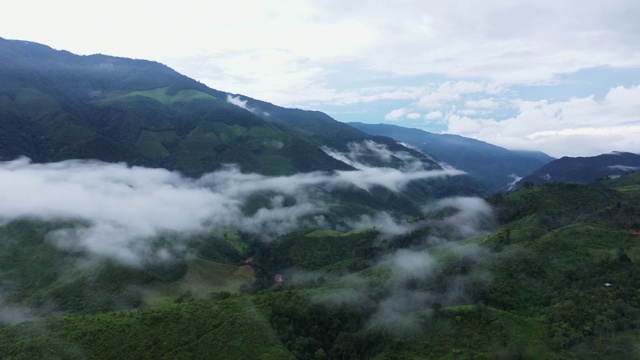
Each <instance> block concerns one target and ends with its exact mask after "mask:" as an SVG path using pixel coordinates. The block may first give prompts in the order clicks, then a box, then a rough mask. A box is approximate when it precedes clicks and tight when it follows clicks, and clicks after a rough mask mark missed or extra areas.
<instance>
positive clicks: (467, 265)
mask: <svg viewBox="0 0 640 360" xmlns="http://www.w3.org/2000/svg"><path fill="white" fill-rule="evenodd" d="M424 211H425V213H428V214H431V216H427V217H426V219H424V220H422V221H419V222H415V223H395V222H394V221H393V219H391V218H388V217H384V216H381V215H380V214H377V215H376V216H377V217H378V219H377V220H371V221H370V224H373V223H376V222H377V223H379V224H385V225H384V226H385V227H386V226H389V227H390V228H392V229H396V231H390V232H388V234H387V235H386V239H387V241H388V242H390V243H391V244H393V241H394V236H395V235H402V234H406V233H408V232H409V231H413V230H419V229H425V228H427V229H429V231H426V232H425V235H424V236H423V238H418V239H417V245H415V246H408V247H405V248H399V249H395V250H391V251H389V252H388V253H386V254H384V255H382V256H381V257H380V258H379V259H378V260H377V261H376V263H375V265H374V268H376V273H377V274H380V273H383V274H384V276H380V275H377V276H374V277H373V278H369V277H368V276H367V275H364V274H360V273H356V274H352V275H350V276H348V277H347V278H346V280H345V281H341V282H339V283H337V284H339V286H338V287H337V288H336V289H334V290H332V291H330V292H324V293H322V294H321V295H318V296H316V297H315V298H314V299H315V301H318V302H321V303H329V304H333V305H343V304H348V305H351V306H358V307H363V306H372V307H373V308H374V311H373V312H372V313H371V315H370V317H369V320H368V326H369V327H370V328H380V329H384V330H385V331H393V332H397V333H398V334H401V335H403V336H406V335H410V334H419V333H421V332H422V331H424V328H425V327H424V322H425V321H428V314H430V312H431V309H432V308H433V307H434V306H435V305H436V304H438V306H445V307H446V306H453V305H458V304H468V303H473V301H474V299H473V296H472V295H471V294H470V292H472V290H470V289H473V288H474V287H477V286H483V285H485V284H487V283H488V282H489V281H491V277H490V275H489V274H488V273H487V272H486V271H482V270H478V269H475V270H473V269H472V268H473V267H474V265H475V264H476V263H479V262H482V261H485V260H486V259H488V258H490V257H491V256H492V255H493V254H492V252H491V250H489V249H487V248H486V247H483V246H480V245H479V244H478V243H477V242H466V241H461V240H465V239H469V238H472V237H481V236H483V235H487V234H489V233H490V232H491V231H492V230H494V229H495V226H496V221H495V216H494V213H493V209H492V208H491V206H490V205H489V204H487V203H486V202H485V201H484V200H483V199H480V198H476V197H452V198H445V199H441V200H439V201H436V202H434V203H433V204H429V205H427V206H425V208H424ZM417 233H420V232H417ZM433 234H438V235H437V236H435V235H433Z"/></svg>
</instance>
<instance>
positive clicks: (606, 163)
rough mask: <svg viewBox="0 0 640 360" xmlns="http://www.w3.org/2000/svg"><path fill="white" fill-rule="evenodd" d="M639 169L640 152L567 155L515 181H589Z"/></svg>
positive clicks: (536, 183) (522, 183)
mask: <svg viewBox="0 0 640 360" xmlns="http://www.w3.org/2000/svg"><path fill="white" fill-rule="evenodd" d="M638 170H640V155H639V154H633V153H625V152H613V153H611V154H602V155H598V156H590V157H568V156H565V157H563V158H560V159H557V160H554V161H551V162H550V163H548V164H546V165H545V166H543V167H541V168H540V169H538V170H536V171H534V172H533V173H532V174H530V175H528V176H525V177H524V178H522V179H521V180H520V181H519V182H518V186H519V187H522V186H524V184H525V183H531V184H534V185H538V184H544V183H548V182H554V181H557V182H569V183H576V184H589V183H592V182H594V181H596V180H598V179H605V178H609V177H618V176H621V175H624V174H628V173H633V172H637V171H638Z"/></svg>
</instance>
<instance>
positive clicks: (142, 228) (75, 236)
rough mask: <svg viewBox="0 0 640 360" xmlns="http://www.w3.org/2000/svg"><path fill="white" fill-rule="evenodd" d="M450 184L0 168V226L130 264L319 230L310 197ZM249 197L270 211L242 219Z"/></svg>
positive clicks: (380, 175) (416, 175)
mask: <svg viewBox="0 0 640 360" xmlns="http://www.w3.org/2000/svg"><path fill="white" fill-rule="evenodd" d="M456 174H459V172H457V171H449V170H446V171H445V170H435V171H427V170H418V171H413V172H410V173H403V172H401V171H400V170H396V169H392V168H363V169H362V170H359V171H343V172H336V173H335V174H327V173H306V174H298V175H292V176H281V177H266V176H262V175H258V174H243V173H241V172H240V171H239V169H238V168H236V167H234V166H228V167H227V168H224V169H222V170H220V171H217V172H215V173H211V174H207V175H205V176H203V177H202V178H200V179H190V178H186V177H183V176H181V175H180V174H178V173H174V172H170V171H167V170H163V169H150V168H142V167H128V166H126V165H124V164H109V163H102V162H95V161H76V160H70V161H63V162H59V163H50V164H34V163H31V162H30V161H29V159H26V158H21V159H18V160H15V161H10V162H3V163H0V220H2V221H5V222H6V221H11V220H14V219H19V218H36V219H42V220H45V221H53V220H76V221H79V222H80V225H78V226H77V227H74V228H70V229H63V230H59V231H57V232H55V233H53V234H51V236H52V240H53V241H55V242H56V244H58V245H59V246H62V247H80V248H82V249H83V250H86V251H89V252H91V253H96V254H100V255H105V256H112V257H116V258H118V259H121V260H123V261H126V262H129V263H135V262H137V260H138V256H139V255H141V254H143V255H145V256H149V251H150V250H149V248H148V241H149V240H150V239H153V238H154V237H157V236H159V235H169V236H173V237H177V238H179V237H181V236H188V235H190V234H194V233H199V232H203V231H206V230H207V229H213V228H217V229H220V228H223V229H229V228H232V229H239V230H242V231H246V232H250V233H255V234H261V236H263V237H265V238H266V239H268V238H272V237H274V236H277V235H279V234H282V233H285V232H287V231H291V230H294V229H296V228H298V227H299V226H301V225H303V224H304V223H303V222H305V221H307V222H309V221H311V222H313V221H318V222H319V223H317V224H315V225H316V226H323V225H324V224H323V223H322V216H317V215H322V214H324V213H326V212H327V209H328V208H327V205H326V204H324V203H323V202H322V201H320V200H318V199H316V198H314V196H313V189H322V188H324V189H326V190H330V189H331V188H336V187H354V186H355V187H360V188H362V189H365V190H367V189H369V188H371V187H373V186H385V187H388V188H390V189H392V190H399V189H402V187H403V186H404V185H405V184H406V183H408V182H409V181H411V180H415V179H426V178H431V177H442V176H450V175H456ZM255 194H267V195H265V196H269V197H270V199H271V201H270V204H269V205H268V206H265V207H261V208H259V209H257V210H256V211H255V212H254V213H252V214H251V215H247V214H245V213H244V210H243V209H244V205H245V203H246V201H247V199H248V198H249V197H250V196H252V195H255ZM283 196H291V197H292V198H293V199H295V201H294V203H293V204H286V205H285V201H284V198H283ZM314 216H317V217H316V218H315V220H314ZM308 225H313V224H308ZM155 255H157V256H163V255H166V254H162V253H157V254H155Z"/></svg>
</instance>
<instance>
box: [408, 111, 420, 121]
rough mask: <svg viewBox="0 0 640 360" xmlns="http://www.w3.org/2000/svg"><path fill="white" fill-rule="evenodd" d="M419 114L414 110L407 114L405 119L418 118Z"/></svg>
mask: <svg viewBox="0 0 640 360" xmlns="http://www.w3.org/2000/svg"><path fill="white" fill-rule="evenodd" d="M420 117H421V115H420V114H418V113H416V112H412V113H409V114H407V119H411V120H416V119H420Z"/></svg>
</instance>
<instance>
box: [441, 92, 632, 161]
mask: <svg viewBox="0 0 640 360" xmlns="http://www.w3.org/2000/svg"><path fill="white" fill-rule="evenodd" d="M515 104H516V106H517V107H518V110H519V113H518V115H516V116H514V117H511V118H508V119H506V120H502V121H500V120H494V119H472V118H469V117H466V116H459V115H456V114H453V115H451V116H450V117H449V118H448V119H447V122H448V132H450V133H456V134H462V135H466V136H470V137H474V138H478V139H481V140H484V141H488V142H490V143H493V144H496V145H500V146H504V147H507V148H517V149H529V150H542V151H545V152H547V153H549V154H550V155H553V156H565V155H568V156H593V155H598V154H603V153H609V152H611V151H629V152H638V149H640V142H639V141H638V140H637V139H638V138H640V86H633V87H628V88H625V87H615V88H612V89H610V90H609V92H608V93H607V94H606V96H605V97H604V99H602V100H596V98H595V97H594V96H588V97H584V98H574V99H570V100H567V101H558V102H549V101H546V100H541V101H516V102H515Z"/></svg>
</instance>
